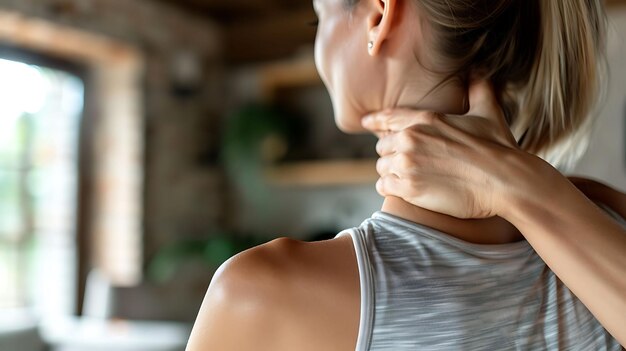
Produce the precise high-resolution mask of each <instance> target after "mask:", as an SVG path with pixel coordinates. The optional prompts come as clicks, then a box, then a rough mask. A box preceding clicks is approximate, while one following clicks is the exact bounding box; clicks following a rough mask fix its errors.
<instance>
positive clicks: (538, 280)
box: [188, 0, 626, 350]
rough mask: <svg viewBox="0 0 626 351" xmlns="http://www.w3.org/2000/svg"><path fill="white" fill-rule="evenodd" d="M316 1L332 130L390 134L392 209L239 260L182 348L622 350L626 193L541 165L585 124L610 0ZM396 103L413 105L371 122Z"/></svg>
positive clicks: (385, 188) (384, 170)
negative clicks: (604, 5) (324, 235)
mask: <svg viewBox="0 0 626 351" xmlns="http://www.w3.org/2000/svg"><path fill="white" fill-rule="evenodd" d="M314 7H315V9H316V13H317V14H318V17H319V20H320V22H319V27H318V33H317V38H316V53H315V58H316V64H317V67H318V71H319V72H320V76H321V77H322V79H323V81H324V83H325V84H326V86H327V88H328V90H329V92H330V95H331V98H332V100H333V106H334V109H335V117H336V123H337V125H338V126H339V128H340V129H342V130H343V131H346V132H349V133H359V132H363V131H372V132H374V133H376V134H377V135H378V136H379V137H380V140H379V143H378V145H377V151H378V152H379V154H380V155H381V159H380V160H379V162H378V165H377V169H378V171H379V173H380V174H381V179H380V181H379V182H378V183H377V190H378V191H379V192H380V193H381V194H382V195H384V196H385V201H384V204H383V207H382V209H381V211H378V212H376V213H374V214H373V215H372V217H371V218H368V219H366V220H365V221H364V222H363V223H362V224H361V225H360V226H358V227H355V228H351V229H348V230H345V231H343V232H341V233H339V234H338V235H337V237H336V238H335V239H332V240H327V241H322V242H314V243H304V242H299V241H295V240H291V239H286V238H281V239H278V240H275V241H272V242H270V243H268V244H265V245H261V246H258V247H256V248H253V249H251V250H248V251H245V252H243V253H241V254H239V255H237V256H235V257H233V258H232V259H230V260H229V261H228V262H227V263H225V264H224V265H223V266H222V267H220V269H219V270H218V272H217V273H216V275H215V277H214V278H213V281H212V282H211V285H210V287H209V290H208V292H207V296H206V298H205V301H204V303H203V306H202V308H201V310H200V313H199V315H198V319H197V321H196V324H195V326H194V330H193V332H192V335H191V338H190V341H189V345H188V350H352V349H355V348H356V349H357V350H404V349H411V350H414V349H420V350H421V349H433V350H446V349H454V350H456V349H459V348H462V349H482V350H509V349H515V350H517V349H532V350H536V349H580V350H605V349H606V350H619V349H621V347H620V345H619V342H618V340H619V341H621V342H622V343H626V330H625V328H624V327H623V326H624V325H626V320H625V319H626V317H625V316H626V297H625V296H624V291H625V289H624V288H625V287H626V281H625V279H624V274H623V272H624V271H626V258H625V257H624V256H625V255H624V254H623V253H624V250H626V230H625V229H624V228H625V227H626V221H624V220H623V218H621V217H624V216H626V211H624V209H625V207H626V205H625V203H626V200H625V197H626V196H625V195H624V194H621V193H619V192H617V191H614V190H612V189H610V188H608V187H604V186H602V184H599V183H595V182H592V181H588V180H584V179H573V180H574V181H575V182H576V183H577V184H579V185H580V187H581V189H583V190H585V192H587V193H589V196H590V197H591V198H592V200H594V201H596V202H597V203H598V205H596V204H594V202H592V201H590V200H589V198H587V197H585V196H584V195H583V194H582V193H581V192H580V191H579V190H578V189H577V188H576V187H575V186H574V185H573V184H572V183H571V182H570V181H568V180H567V178H565V177H563V176H562V175H561V173H560V172H559V171H557V170H556V169H555V168H554V167H552V165H550V164H549V163H548V162H546V161H544V160H543V159H542V158H540V157H538V156H537V155H540V156H542V157H543V158H545V159H547V160H549V161H550V162H552V163H554V165H556V166H558V167H562V165H564V164H565V165H566V164H567V163H571V161H572V160H575V158H576V156H577V155H576V150H574V151H571V150H572V148H573V146H575V145H576V144H575V143H576V142H577V140H579V137H580V136H581V135H583V133H582V132H583V131H585V130H586V128H588V127H589V124H590V122H589V121H590V119H589V117H588V116H589V113H590V110H591V108H592V106H593V102H594V101H595V100H596V90H597V86H598V84H597V82H598V79H599V77H598V65H599V63H600V62H601V61H602V50H603V45H602V43H603V35H604V33H603V31H604V18H603V17H602V16H603V15H602V9H601V4H600V1H599V0H560V1H545V0H476V1H471V2H468V1H466V0H447V1H441V0H314ZM470 79H471V80H472V81H473V82H478V83H473V84H472V85H471V87H468V85H469V82H470ZM500 104H502V105H503V106H504V110H503V111H502V110H501V109H500V107H499V105H500ZM395 107H405V108H412V109H417V110H419V111H408V110H400V111H391V110H386V112H383V113H379V114H374V115H372V116H370V117H371V118H362V117H361V116H362V115H365V114H368V113H371V112H373V111H379V110H383V109H389V108H395ZM420 111H422V112H420ZM423 111H437V113H435V112H423ZM440 113H443V114H446V115H442V114H440ZM511 131H512V132H513V133H512V132H511ZM572 154H573V156H571V158H568V156H569V155H572ZM600 206H601V207H600ZM601 208H602V209H601ZM603 210H604V211H603ZM607 214H608V215H607ZM620 214H621V216H620ZM618 221H621V223H622V225H623V226H624V227H620V225H619V223H620V222H618ZM531 245H532V246H531ZM542 259H543V260H542ZM548 266H549V268H548ZM557 276H558V278H557ZM559 278H560V279H559ZM570 289H571V290H570ZM574 294H576V296H575V295H574ZM585 305H586V306H585ZM599 321H600V322H601V323H600V322H599ZM605 328H606V329H605ZM611 333H612V334H613V335H611Z"/></svg>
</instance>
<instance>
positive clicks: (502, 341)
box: [337, 204, 626, 351]
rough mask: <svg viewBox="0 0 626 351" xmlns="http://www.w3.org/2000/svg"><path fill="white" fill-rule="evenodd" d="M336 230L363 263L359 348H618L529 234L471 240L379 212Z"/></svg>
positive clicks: (615, 342) (360, 266) (613, 214)
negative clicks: (504, 240) (510, 239)
mask: <svg viewBox="0 0 626 351" xmlns="http://www.w3.org/2000/svg"><path fill="white" fill-rule="evenodd" d="M598 205H600V206H601V207H602V208H603V209H605V210H606V211H607V213H609V214H610V215H611V216H612V217H614V218H615V219H617V220H618V221H619V222H620V223H621V224H622V225H623V226H624V227H625V228H626V221H625V220H624V219H623V218H621V217H620V216H619V215H618V214H617V213H615V212H613V211H612V210H611V209H609V208H608V207H606V206H603V205H602V204H598ZM342 235H350V236H351V237H352V241H353V243H354V247H355V250H356V256H357V263H358V267H359V276H360V285H361V314H360V316H361V317H360V325H359V336H358V340H357V347H356V350H357V351H365V350H394V351H396V350H438V351H440V350H585V351H587V350H622V348H621V346H620V345H619V343H618V342H617V340H615V339H614V338H613V337H612V336H611V335H610V334H609V333H608V332H607V331H606V330H605V329H604V328H603V327H602V326H601V325H600V323H599V322H598V321H597V320H596V319H595V318H594V316H593V315H592V314H591V313H590V312H589V310H587V308H586V307H585V306H584V305H583V304H582V303H581V302H580V301H579V300H578V299H577V298H576V297H575V296H574V294H573V293H572V292H571V291H570V290H569V289H568V288H567V287H566V286H565V285H564V284H563V283H562V282H561V281H560V280H559V279H558V278H557V277H556V275H555V274H554V273H553V272H552V271H551V270H550V269H549V268H548V267H547V266H546V264H545V263H544V262H543V261H542V260H541V258H540V257H539V256H538V255H537V254H536V253H535V251H534V250H533V248H532V247H531V246H530V244H528V243H527V242H526V241H520V242H516V243H511V244H503V245H478V244H472V243H468V242H466V241H463V240H460V239H457V238H455V237H453V236H450V235H448V234H446V233H443V232H440V231H437V230H435V229H433V228H430V227H427V226H424V225H421V224H417V223H414V222H410V221H407V220H404V219H402V218H400V217H396V216H394V215H391V214H388V213H385V212H381V211H378V212H375V213H374V214H373V215H372V216H371V217H370V218H368V219H366V220H365V221H363V223H362V224H361V225H360V226H358V227H355V228H350V229H346V230H344V231H342V232H341V233H339V234H337V236H342Z"/></svg>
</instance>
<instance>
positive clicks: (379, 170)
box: [376, 158, 384, 174]
mask: <svg viewBox="0 0 626 351" xmlns="http://www.w3.org/2000/svg"><path fill="white" fill-rule="evenodd" d="M383 163H384V161H383V159H382V158H379V159H378V160H377V161H376V172H377V173H378V174H382V173H383V171H384V164H383Z"/></svg>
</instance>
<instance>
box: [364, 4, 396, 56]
mask: <svg viewBox="0 0 626 351" xmlns="http://www.w3.org/2000/svg"><path fill="white" fill-rule="evenodd" d="M368 1H370V3H371V4H372V6H371V13H370V15H369V17H368V20H367V26H368V28H367V29H368V33H367V38H368V49H369V54H370V55H371V56H375V55H378V53H379V52H380V50H381V47H382V45H383V43H384V42H385V40H387V38H388V36H389V32H390V31H391V27H392V25H393V21H394V18H395V17H396V0H368Z"/></svg>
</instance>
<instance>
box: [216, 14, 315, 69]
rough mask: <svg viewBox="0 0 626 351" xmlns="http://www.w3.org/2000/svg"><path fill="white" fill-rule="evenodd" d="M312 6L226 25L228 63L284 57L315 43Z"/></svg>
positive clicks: (225, 38)
mask: <svg viewBox="0 0 626 351" xmlns="http://www.w3.org/2000/svg"><path fill="white" fill-rule="evenodd" d="M315 18H316V17H315V13H314V12H313V9H312V8H311V7H310V6H309V7H307V8H306V9H304V10H298V11H285V12H282V13H276V14H273V15H271V16H268V17H266V18H262V19H259V20H254V21H241V22H235V23H233V24H232V25H228V26H225V27H224V50H225V57H226V60H227V63H229V64H239V63H245V62H259V61H268V60H275V59H279V58H285V57H288V56H291V55H293V54H294V53H296V52H297V51H298V49H300V48H301V47H303V46H306V45H309V46H312V45H313V43H314V41H315V28H314V27H312V26H309V25H308V23H309V22H311V21H314V20H315Z"/></svg>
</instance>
